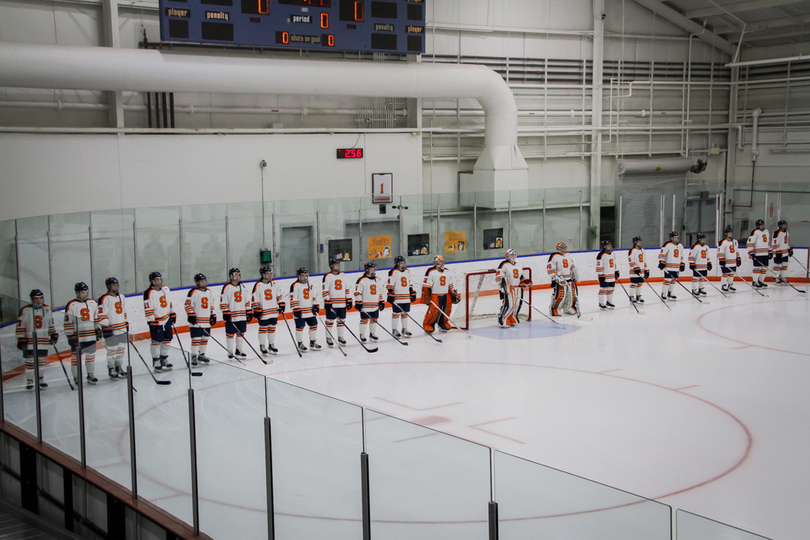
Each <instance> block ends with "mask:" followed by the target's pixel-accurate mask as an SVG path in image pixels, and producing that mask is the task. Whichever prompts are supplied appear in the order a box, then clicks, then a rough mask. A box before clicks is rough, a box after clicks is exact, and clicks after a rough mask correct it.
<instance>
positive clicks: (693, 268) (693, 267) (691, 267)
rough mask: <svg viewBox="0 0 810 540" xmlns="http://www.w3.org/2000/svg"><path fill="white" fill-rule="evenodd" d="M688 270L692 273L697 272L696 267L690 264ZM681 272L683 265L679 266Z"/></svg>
mask: <svg viewBox="0 0 810 540" xmlns="http://www.w3.org/2000/svg"><path fill="white" fill-rule="evenodd" d="M689 270H691V271H692V272H695V271H697V265H695V264H690V265H689ZM681 272H683V265H681Z"/></svg>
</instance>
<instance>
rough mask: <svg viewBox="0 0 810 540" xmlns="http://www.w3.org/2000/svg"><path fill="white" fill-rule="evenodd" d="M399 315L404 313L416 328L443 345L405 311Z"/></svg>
mask: <svg viewBox="0 0 810 540" xmlns="http://www.w3.org/2000/svg"><path fill="white" fill-rule="evenodd" d="M391 309H394V308H393V306H392V307H391ZM400 313H404V314H405V315H407V316H408V318H409V319H410V320H412V321H413V323H414V324H415V325H416V326H418V327H419V328H421V329H422V331H423V332H424V333H425V334H427V335H429V336H430V337H432V338H433V341H438V342H439V343H444V342H443V341H442V340H440V339H439V338H437V337H436V336H434V335H433V334H431V333H430V332H428V331H427V330H425V327H424V326H422V325H421V324H419V322H418V321H417V320H416V319H414V318H413V317H411V314H410V313H408V312H407V311H400Z"/></svg>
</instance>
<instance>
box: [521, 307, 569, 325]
mask: <svg viewBox="0 0 810 540" xmlns="http://www.w3.org/2000/svg"><path fill="white" fill-rule="evenodd" d="M523 303H524V304H526V305H527V306H529V307H530V308H532V309H533V310H535V311H536V312H537V313H539V314H540V315H542V316H543V317H545V318H546V319H548V320H549V321H551V322H553V323H554V324H556V325H557V326H559V327H560V328H565V325H564V324H562V323H558V322H557V321H555V320H554V319H552V318H551V317H549V316H548V315H546V314H545V313H543V311H542V310H540V309H538V308H536V307H534V306H533V305H532V304H530V303H529V301H528V300H523Z"/></svg>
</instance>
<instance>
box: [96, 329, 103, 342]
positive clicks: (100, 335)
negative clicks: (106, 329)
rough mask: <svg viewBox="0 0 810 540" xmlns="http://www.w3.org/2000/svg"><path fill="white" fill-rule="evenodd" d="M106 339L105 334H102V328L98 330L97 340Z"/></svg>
mask: <svg viewBox="0 0 810 540" xmlns="http://www.w3.org/2000/svg"><path fill="white" fill-rule="evenodd" d="M102 337H104V334H103V333H102V332H101V328H96V340H100V339H101V338H102Z"/></svg>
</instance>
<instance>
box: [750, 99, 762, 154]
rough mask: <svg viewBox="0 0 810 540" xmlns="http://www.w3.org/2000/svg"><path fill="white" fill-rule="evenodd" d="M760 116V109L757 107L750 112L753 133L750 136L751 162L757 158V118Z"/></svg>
mask: <svg viewBox="0 0 810 540" xmlns="http://www.w3.org/2000/svg"><path fill="white" fill-rule="evenodd" d="M761 114H762V109H760V108H759V107H757V108H756V109H754V110H753V111H752V112H751V115H752V116H753V117H754V132H753V133H752V134H751V161H756V160H757V158H758V157H759V135H758V133H757V132H758V131H759V116H760V115H761Z"/></svg>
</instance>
